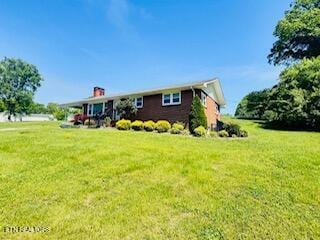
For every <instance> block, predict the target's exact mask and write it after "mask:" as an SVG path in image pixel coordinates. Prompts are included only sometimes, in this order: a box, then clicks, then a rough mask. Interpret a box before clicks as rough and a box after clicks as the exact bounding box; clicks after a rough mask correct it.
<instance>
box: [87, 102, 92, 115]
mask: <svg viewBox="0 0 320 240" xmlns="http://www.w3.org/2000/svg"><path fill="white" fill-rule="evenodd" d="M92 110H93V105H92V104H88V115H89V116H91V115H92Z"/></svg>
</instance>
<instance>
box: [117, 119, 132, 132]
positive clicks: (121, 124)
mask: <svg viewBox="0 0 320 240" xmlns="http://www.w3.org/2000/svg"><path fill="white" fill-rule="evenodd" d="M116 128H117V129H118V130H130V128H131V121H130V120H126V119H121V120H119V121H118V122H117V123H116Z"/></svg>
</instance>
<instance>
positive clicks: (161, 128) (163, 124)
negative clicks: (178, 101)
mask: <svg viewBox="0 0 320 240" xmlns="http://www.w3.org/2000/svg"><path fill="white" fill-rule="evenodd" d="M155 128H156V130H157V131H158V132H159V133H163V132H168V131H169V129H170V128H171V125H170V123H169V122H168V121H166V120H159V121H158V122H157V123H156V125H155Z"/></svg>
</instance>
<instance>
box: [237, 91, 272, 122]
mask: <svg viewBox="0 0 320 240" xmlns="http://www.w3.org/2000/svg"><path fill="white" fill-rule="evenodd" d="M269 92H270V89H264V90H262V91H254V92H251V93H249V94H248V95H246V96H245V97H244V98H243V99H242V100H241V102H240V103H239V104H238V106H237V109H236V112H235V116H236V117H237V118H244V119H263V117H264V116H263V115H264V111H265V108H266V106H267V103H268V94H269Z"/></svg>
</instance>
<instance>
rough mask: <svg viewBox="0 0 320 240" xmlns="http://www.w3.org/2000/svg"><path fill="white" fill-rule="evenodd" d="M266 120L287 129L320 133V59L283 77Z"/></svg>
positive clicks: (299, 65) (295, 67)
mask: <svg viewBox="0 0 320 240" xmlns="http://www.w3.org/2000/svg"><path fill="white" fill-rule="evenodd" d="M265 116H266V118H267V119H268V120H269V121H270V122H273V123H275V124H278V125H281V126H283V127H289V128H300V129H301V128H310V129H317V130H320V57H318V58H316V59H305V60H303V61H301V62H299V63H297V64H295V65H293V66H292V67H289V68H287V69H286V70H284V71H283V72H282V73H281V75H280V82H279V84H278V85H277V86H275V87H274V88H273V89H272V90H271V93H270V96H269V104H268V106H267V108H266V113H265Z"/></svg>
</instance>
